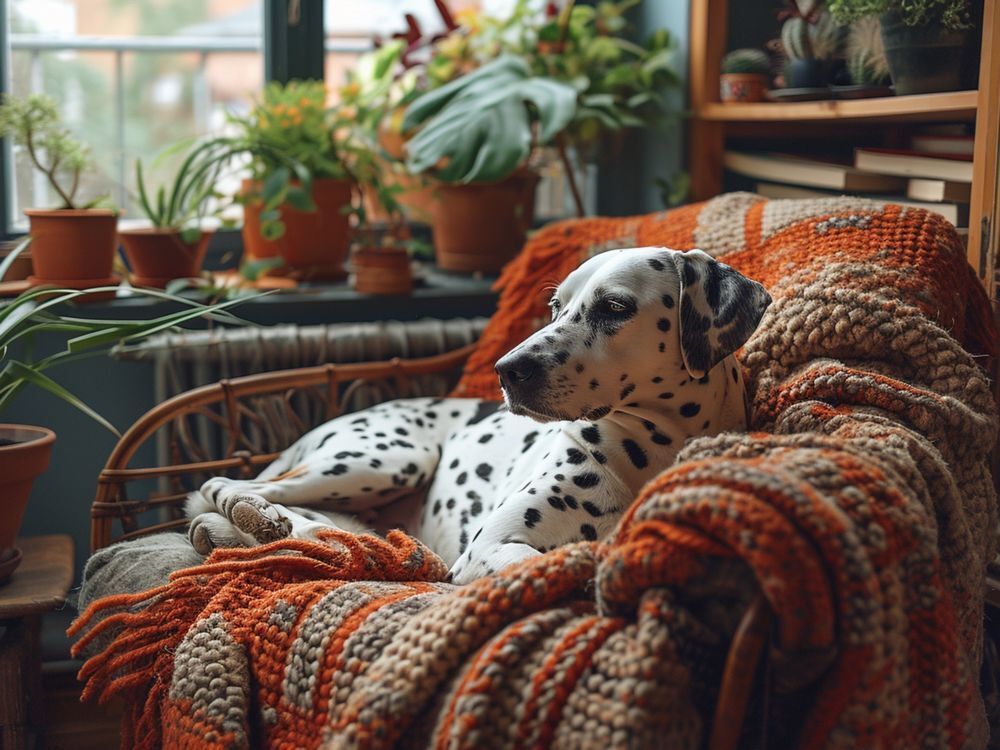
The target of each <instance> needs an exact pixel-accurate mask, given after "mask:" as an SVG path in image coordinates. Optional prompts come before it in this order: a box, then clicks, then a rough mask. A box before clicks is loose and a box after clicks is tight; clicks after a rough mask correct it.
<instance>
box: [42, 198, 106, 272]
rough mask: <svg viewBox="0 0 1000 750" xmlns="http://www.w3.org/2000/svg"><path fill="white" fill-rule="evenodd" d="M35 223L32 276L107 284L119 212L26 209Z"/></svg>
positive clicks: (90, 209) (93, 209) (89, 209)
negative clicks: (33, 270) (33, 269)
mask: <svg viewBox="0 0 1000 750" xmlns="http://www.w3.org/2000/svg"><path fill="white" fill-rule="evenodd" d="M24 214H25V216H27V217H28V221H29V222H30V224H31V230H30V232H31V257H32V262H33V264H34V268H35V274H34V276H33V277H32V278H33V279H34V280H36V281H37V282H38V283H50V282H53V283H54V282H61V281H67V280H79V281H89V282H93V285H94V286H97V285H98V284H101V283H107V282H108V280H109V279H110V278H111V266H112V264H113V263H114V258H115V248H116V247H117V243H116V241H115V240H116V233H117V231H116V230H117V227H118V215H117V214H116V213H115V212H114V211H109V210H107V209H97V208H87V209H71V208H66V209H59V210H54V211H47V210H41V209H33V208H29V209H25V211H24Z"/></svg>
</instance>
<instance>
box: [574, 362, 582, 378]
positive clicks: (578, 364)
mask: <svg viewBox="0 0 1000 750" xmlns="http://www.w3.org/2000/svg"><path fill="white" fill-rule="evenodd" d="M573 369H574V370H576V372H577V374H578V375H579V374H580V373H581V372H583V363H582V362H577V363H576V367H574V368H573Z"/></svg>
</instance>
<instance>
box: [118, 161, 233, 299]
mask: <svg viewBox="0 0 1000 750" xmlns="http://www.w3.org/2000/svg"><path fill="white" fill-rule="evenodd" d="M170 151H172V149H171V150H169V151H168V152H165V154H164V155H166V154H167V153H169V152H170ZM220 156H221V154H219V153H218V151H217V150H216V149H200V148H193V149H192V150H191V153H190V154H188V156H187V158H184V159H183V161H182V163H181V165H180V167H179V168H178V170H177V172H176V173H175V174H174V177H173V181H172V183H171V185H170V187H169V190H168V189H167V186H164V185H160V186H159V187H158V188H157V189H156V192H155V193H151V191H150V190H149V189H148V188H147V186H146V180H145V177H144V174H143V168H142V160H141V159H137V160H136V163H135V181H136V186H137V189H138V193H139V206H140V207H141V208H142V211H143V213H144V214H145V215H146V218H147V219H148V221H149V223H150V224H151V226H149V227H131V228H128V229H119V231H118V237H119V239H120V240H121V243H122V248H123V249H124V251H125V256H126V257H127V258H128V261H129V266H130V267H131V269H132V277H131V280H132V283H133V284H135V285H138V286H150V287H160V288H163V287H165V286H166V285H167V284H168V283H169V282H170V281H172V280H173V279H182V278H194V277H196V276H198V275H199V274H200V273H201V265H202V261H203V260H204V259H205V250H206V249H207V247H208V243H209V241H210V240H211V238H212V235H213V233H214V232H213V230H212V229H211V228H207V227H206V226H204V222H205V220H206V219H207V218H209V216H210V215H211V216H212V217H215V216H217V215H218V213H219V212H220V210H221V208H222V206H223V205H224V204H222V203H219V202H218V198H219V195H218V193H217V191H216V183H217V182H218V179H219V177H220V175H221V173H222V171H223V169H224V168H225V167H226V165H227V163H228V161H229V159H228V158H219V157H220ZM213 202H214V203H215V210H214V211H210V210H209V207H210V205H211V204H212V203H213Z"/></svg>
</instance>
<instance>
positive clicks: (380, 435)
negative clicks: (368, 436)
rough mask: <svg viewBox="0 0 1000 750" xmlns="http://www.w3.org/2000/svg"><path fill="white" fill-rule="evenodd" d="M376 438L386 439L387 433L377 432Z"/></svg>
mask: <svg viewBox="0 0 1000 750" xmlns="http://www.w3.org/2000/svg"><path fill="white" fill-rule="evenodd" d="M375 437H380V438H384V437H385V433H384V432H376V433H375Z"/></svg>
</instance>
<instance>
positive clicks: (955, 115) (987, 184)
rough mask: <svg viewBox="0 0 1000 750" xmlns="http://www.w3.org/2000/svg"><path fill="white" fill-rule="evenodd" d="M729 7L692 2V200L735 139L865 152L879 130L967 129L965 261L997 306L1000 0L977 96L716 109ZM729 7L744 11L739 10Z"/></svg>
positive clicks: (712, 183)
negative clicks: (827, 141) (970, 141)
mask: <svg viewBox="0 0 1000 750" xmlns="http://www.w3.org/2000/svg"><path fill="white" fill-rule="evenodd" d="M729 6H730V3H729V2H728V0H692V2H691V29H690V31H691V33H690V59H689V75H690V78H689V80H690V110H691V117H690V121H689V127H688V144H689V148H688V157H689V163H688V171H689V173H690V175H691V197H692V199H693V200H704V199H706V198H710V197H712V196H713V195H717V194H719V193H720V192H722V189H723V154H724V152H725V149H726V145H727V142H728V141H731V140H732V139H735V138H739V139H740V142H741V143H742V144H744V145H747V144H751V145H752V144H753V142H754V139H755V138H758V139H760V141H761V142H762V143H764V142H766V139H768V138H774V136H775V135H777V134H779V133H780V135H781V136H782V137H784V138H789V137H791V138H795V137H796V136H797V135H799V136H806V135H810V134H811V135H813V136H815V135H816V134H818V133H824V134H828V133H831V132H836V131H839V134H840V137H841V138H847V139H850V138H857V139H858V141H857V145H865V142H864V140H863V136H862V134H863V133H865V132H867V133H869V134H871V133H872V132H874V131H873V128H881V130H882V131H885V135H884V137H888V138H889V139H891V138H892V137H893V133H892V132H891V130H894V129H887V128H885V127H884V125H885V124H886V123H897V124H900V125H901V126H902V125H906V124H910V123H927V122H934V123H951V122H959V123H961V122H965V123H972V122H974V123H975V126H976V127H975V145H974V156H973V183H972V198H971V203H970V206H969V244H968V259H969V263H970V265H971V266H972V268H973V269H974V270H975V271H976V273H977V274H978V275H979V278H980V279H981V280H982V282H983V284H984V286H986V288H987V289H988V290H989V293H990V297H991V299H993V300H994V304H995V305H997V303H998V297H997V283H996V272H997V255H998V249H1000V227H998V224H1000V202H998V201H1000V189H998V175H1000V170H998V164H997V161H998V147H1000V139H998V129H1000V41H998V40H1000V8H998V6H1000V0H985V7H984V11H983V44H982V52H981V59H980V74H979V88H978V90H976V91H953V92H947V93H940V94H922V95H918V96H893V97H884V98H877V99H858V100H823V101H808V102H763V103H759V104H757V103H754V104H737V103H732V104H722V103H720V101H719V64H720V61H721V60H722V56H723V55H724V54H725V53H726V50H727V39H726V36H727V29H728V28H729V10H730V7H729ZM733 7H734V8H737V7H739V8H740V10H741V11H743V12H747V8H746V6H745V5H744V4H743V3H740V4H739V5H736V4H734V5H733ZM833 129H836V131H834V130H833ZM765 148H766V147H765ZM762 150H764V149H762ZM998 307H1000V305H998Z"/></svg>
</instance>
